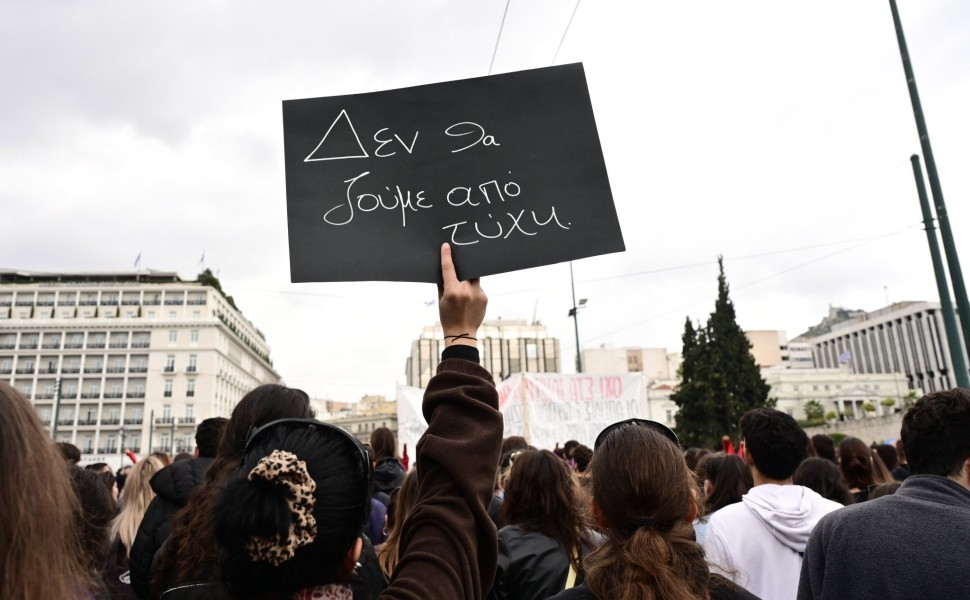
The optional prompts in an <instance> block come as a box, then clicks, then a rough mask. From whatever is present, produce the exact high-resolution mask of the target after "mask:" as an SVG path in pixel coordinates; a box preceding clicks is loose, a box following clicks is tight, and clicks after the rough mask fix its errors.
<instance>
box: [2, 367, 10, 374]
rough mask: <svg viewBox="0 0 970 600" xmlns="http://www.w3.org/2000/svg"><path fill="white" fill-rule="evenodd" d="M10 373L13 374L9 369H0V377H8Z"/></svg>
mask: <svg viewBox="0 0 970 600" xmlns="http://www.w3.org/2000/svg"><path fill="white" fill-rule="evenodd" d="M11 373H13V369H11V368H10V367H3V368H0V375H10V374H11Z"/></svg>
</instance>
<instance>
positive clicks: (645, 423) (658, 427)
mask: <svg viewBox="0 0 970 600" xmlns="http://www.w3.org/2000/svg"><path fill="white" fill-rule="evenodd" d="M627 425H639V426H641V427H646V428H647V429H653V430H654V431H656V432H657V433H659V434H660V435H662V436H664V437H665V438H667V439H668V440H670V441H671V442H673V443H674V445H675V446H677V447H678V448H679V447H680V440H678V439H677V434H676V433H674V431H673V430H672V429H671V428H670V427H667V426H666V425H664V424H662V423H657V422H656V421H650V420H647V419H627V420H625V421H619V422H617V423H613V424H612V425H610V426H608V427H607V428H606V429H604V430H603V431H601V432H600V434H599V435H598V436H596V441H595V442H594V443H593V450H594V451H595V450H596V449H597V448H599V447H600V444H602V443H603V440H605V439H606V438H607V436H609V435H610V433H612V432H613V431H616V430H617V429H619V428H621V427H626V426H627Z"/></svg>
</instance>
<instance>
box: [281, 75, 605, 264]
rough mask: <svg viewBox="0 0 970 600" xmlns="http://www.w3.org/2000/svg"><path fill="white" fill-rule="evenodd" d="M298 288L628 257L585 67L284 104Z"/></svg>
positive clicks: (289, 205) (292, 259)
mask: <svg viewBox="0 0 970 600" xmlns="http://www.w3.org/2000/svg"><path fill="white" fill-rule="evenodd" d="M283 132H284V150H285V164H286V194H287V221H288V225H289V243H290V271H291V278H292V280H293V281H294V282H300V281H367V280H378V281H419V282H436V281H438V280H439V279H440V273H439V270H440V269H439V268H438V266H437V265H438V260H437V257H438V248H439V246H440V245H441V243H442V242H449V243H451V245H452V248H453V250H454V256H455V263H456V267H457V269H458V275H459V277H460V278H462V279H467V278H471V277H481V276H483V275H490V274H493V273H502V272H506V271H512V270H517V269H525V268H529V267H536V266H541V265H547V264H554V263H558V262H564V261H567V260H573V259H578V258H584V257H588V256H594V255H598V254H606V253H610V252H620V251H623V250H624V245H623V237H622V234H621V232H620V227H619V222H618V220H617V216H616V210H615V208H614V206H613V196H612V193H611V191H610V186H609V179H608V177H607V173H606V165H605V162H604V160H603V154H602V150H601V148H600V144H599V136H598V134H597V131H596V124H595V121H594V118H593V111H592V105H591V102H590V97H589V91H588V89H587V86H586V77H585V74H584V72H583V67H582V65H581V64H575V65H565V66H561V67H551V68H547V69H535V70H531V71H521V72H517V73H510V74H505V75H495V76H490V77H479V78H475V79H466V80H462V81H453V82H448V83H438V84H432V85H424V86H418V87H412V88H404V89H399V90H390V91H383V92H374V93H367V94H355V95H349V96H335V97H329V98H311V99H304V100H287V101H284V102H283Z"/></svg>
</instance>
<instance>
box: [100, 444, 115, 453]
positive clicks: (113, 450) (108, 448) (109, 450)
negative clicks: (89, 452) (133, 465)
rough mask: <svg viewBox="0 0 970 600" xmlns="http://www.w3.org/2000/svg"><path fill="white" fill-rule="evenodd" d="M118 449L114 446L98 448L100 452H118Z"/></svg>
mask: <svg viewBox="0 0 970 600" xmlns="http://www.w3.org/2000/svg"><path fill="white" fill-rule="evenodd" d="M117 453H118V449H117V448H115V447H114V446H108V447H106V448H98V454H117Z"/></svg>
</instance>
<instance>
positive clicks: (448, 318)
mask: <svg viewBox="0 0 970 600" xmlns="http://www.w3.org/2000/svg"><path fill="white" fill-rule="evenodd" d="M441 276H442V280H443V283H440V284H438V315H439V318H440V319H441V328H442V329H443V330H444V335H445V347H447V346H453V345H455V344H462V345H465V346H477V345H478V343H477V342H476V341H475V339H474V338H475V337H476V336H477V335H478V333H477V332H478V328H479V327H480V326H481V324H482V321H483V320H484V319H485V307H486V306H487V305H488V297H487V296H485V292H483V291H482V287H481V285H479V280H478V279H469V280H468V281H458V275H457V274H456V273H455V263H454V262H452V260H451V246H449V245H448V244H447V243H445V244H442V245H441ZM462 334H467V336H469V337H457V338H456V337H455V336H460V335H462Z"/></svg>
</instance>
